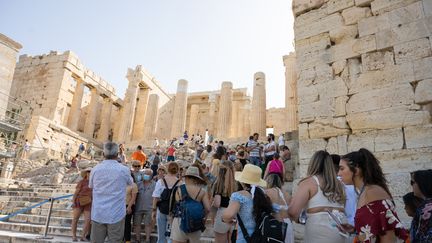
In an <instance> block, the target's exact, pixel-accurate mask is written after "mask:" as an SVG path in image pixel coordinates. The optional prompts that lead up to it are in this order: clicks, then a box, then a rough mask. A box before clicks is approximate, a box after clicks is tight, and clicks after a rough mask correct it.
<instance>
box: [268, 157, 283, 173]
mask: <svg viewBox="0 0 432 243" xmlns="http://www.w3.org/2000/svg"><path fill="white" fill-rule="evenodd" d="M268 173H277V174H282V173H283V165H282V161H280V160H272V161H270V163H269V170H268Z"/></svg>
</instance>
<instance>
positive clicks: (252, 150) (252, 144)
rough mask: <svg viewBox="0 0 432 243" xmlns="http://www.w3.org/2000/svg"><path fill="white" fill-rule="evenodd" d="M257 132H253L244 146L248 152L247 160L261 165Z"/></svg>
mask: <svg viewBox="0 0 432 243" xmlns="http://www.w3.org/2000/svg"><path fill="white" fill-rule="evenodd" d="M258 137H259V135H258V133H254V134H253V136H252V139H250V140H249V141H248V142H247V145H246V148H247V151H248V152H249V160H250V162H251V163H252V164H253V165H256V166H261V155H260V154H261V147H260V144H259V143H258Z"/></svg>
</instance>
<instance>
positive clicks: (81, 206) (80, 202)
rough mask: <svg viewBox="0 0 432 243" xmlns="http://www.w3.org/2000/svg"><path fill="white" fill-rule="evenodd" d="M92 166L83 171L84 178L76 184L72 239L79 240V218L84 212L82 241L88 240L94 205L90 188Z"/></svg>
mask: <svg viewBox="0 0 432 243" xmlns="http://www.w3.org/2000/svg"><path fill="white" fill-rule="evenodd" d="M91 169H92V168H91V167H87V168H85V169H83V170H82V171H81V177H82V180H81V181H79V182H78V184H77V185H76V189H75V193H74V194H73V197H72V202H73V205H72V208H73V218H72V225H71V228H72V241H77V236H76V231H77V225H78V220H79V218H80V216H81V214H82V213H84V226H83V229H82V234H81V239H80V240H81V241H85V240H86V235H87V234H88V233H89V230H90V212H91V207H92V189H91V188H89V176H90V171H91Z"/></svg>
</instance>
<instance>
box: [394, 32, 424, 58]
mask: <svg viewBox="0 0 432 243" xmlns="http://www.w3.org/2000/svg"><path fill="white" fill-rule="evenodd" d="M394 53H395V60H396V63H397V64H400V63H404V62H411V61H414V60H417V59H420V58H423V57H428V56H431V55H432V50H431V44H430V41H429V39H428V38H421V39H417V40H413V41H409V42H405V43H402V44H399V45H395V46H394Z"/></svg>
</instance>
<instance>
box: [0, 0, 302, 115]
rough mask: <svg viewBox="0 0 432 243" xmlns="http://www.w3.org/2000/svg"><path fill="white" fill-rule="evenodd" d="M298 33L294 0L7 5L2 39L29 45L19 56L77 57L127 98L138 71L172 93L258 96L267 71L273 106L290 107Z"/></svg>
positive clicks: (2, 11)
mask: <svg viewBox="0 0 432 243" xmlns="http://www.w3.org/2000/svg"><path fill="white" fill-rule="evenodd" d="M292 26H293V17H292V14H291V1H290V0H271V1H264V0H261V1H260V0H230V1H229V0H218V1H208V0H207V1H206V0H187V1H174V0H173V1H166V0H159V1H147V0H141V1H131V0H124V1H83V0H75V1H58V0H44V1H42V0H41V1H24V0H14V1H7V0H0V32H1V33H3V34H6V35H7V36H9V37H11V38H12V39H14V40H16V41H18V42H19V43H21V44H22V45H23V49H22V50H21V51H20V54H29V55H39V54H44V53H48V52H49V51H50V50H56V51H61V52H63V51H65V50H72V51H73V52H75V53H76V54H77V55H78V56H79V58H80V60H81V61H82V62H83V63H84V65H85V66H86V67H88V68H90V69H91V70H93V71H94V72H96V73H97V74H98V75H100V76H102V77H103V78H104V79H105V80H107V81H108V82H110V83H111V84H112V85H113V86H114V87H115V88H116V91H117V94H118V95H119V96H120V97H123V96H124V91H125V89H126V87H127V79H126V78H125V76H126V71H127V68H128V67H135V66H136V65H138V64H141V65H142V66H143V67H144V68H145V69H147V70H148V71H149V72H150V73H151V74H152V75H154V76H155V77H156V79H158V80H159V82H161V84H162V86H163V87H164V88H165V89H166V90H167V91H168V92H170V93H174V92H175V91H176V85H177V80H179V79H182V78H184V79H186V80H188V81H189V92H194V91H206V90H216V89H220V85H221V83H222V82H223V81H232V82H233V84H234V88H243V87H247V88H248V92H249V93H250V94H251V93H252V84H253V74H254V73H255V72H257V71H263V72H264V73H265V74H266V78H267V107H268V108H270V107H283V106H284V99H285V98H284V97H285V94H284V90H285V88H284V87H285V84H284V80H285V77H284V66H283V62H282V56H283V55H286V54H288V53H289V52H290V51H293V50H294V47H293V44H292V43H293V39H294V37H293V31H292Z"/></svg>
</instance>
